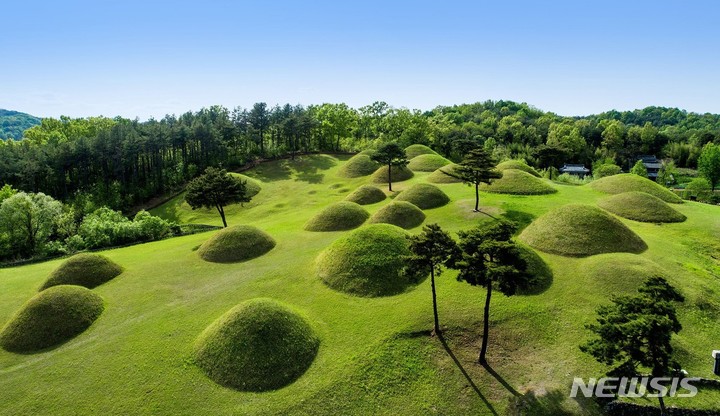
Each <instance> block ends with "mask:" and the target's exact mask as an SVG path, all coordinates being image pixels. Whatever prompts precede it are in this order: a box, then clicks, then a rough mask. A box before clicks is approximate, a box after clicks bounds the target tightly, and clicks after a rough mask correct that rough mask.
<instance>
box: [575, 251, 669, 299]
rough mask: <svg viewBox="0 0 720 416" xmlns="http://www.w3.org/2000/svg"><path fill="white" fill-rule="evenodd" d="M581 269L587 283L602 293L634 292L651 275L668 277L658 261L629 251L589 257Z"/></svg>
mask: <svg viewBox="0 0 720 416" xmlns="http://www.w3.org/2000/svg"><path fill="white" fill-rule="evenodd" d="M580 269H581V270H582V278H583V279H584V282H585V284H586V285H587V286H588V287H593V288H595V289H596V290H597V291H599V292H602V293H617V294H619V293H632V292H635V290H637V288H638V287H639V286H640V285H641V284H642V282H643V280H645V279H647V278H649V277H654V276H662V277H665V278H667V277H668V275H667V272H665V270H663V269H662V268H661V267H660V266H658V265H657V264H656V263H654V262H652V261H650V260H648V259H646V258H644V257H642V256H638V255H635V254H628V253H611V254H602V255H599V256H592V257H588V258H587V259H585V260H583V263H582V266H581V268H580Z"/></svg>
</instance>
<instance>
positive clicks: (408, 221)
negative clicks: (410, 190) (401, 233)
mask: <svg viewBox="0 0 720 416" xmlns="http://www.w3.org/2000/svg"><path fill="white" fill-rule="evenodd" d="M423 221H425V213H424V212H422V211H421V210H420V208H418V207H417V206H415V205H413V204H411V203H409V202H405V201H397V202H395V201H393V202H391V203H389V204H388V205H385V206H384V207H382V208H380V210H378V211H377V212H376V213H375V214H374V215H373V216H372V217H370V222H371V223H385V224H392V225H397V226H398V227H401V228H405V229H409V228H415V227H417V226H419V225H420V224H422V223H423Z"/></svg>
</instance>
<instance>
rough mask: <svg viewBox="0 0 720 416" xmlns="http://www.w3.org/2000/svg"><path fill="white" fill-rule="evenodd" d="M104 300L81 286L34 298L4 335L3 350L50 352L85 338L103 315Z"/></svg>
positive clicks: (58, 288)
mask: <svg viewBox="0 0 720 416" xmlns="http://www.w3.org/2000/svg"><path fill="white" fill-rule="evenodd" d="M103 309H105V307H104V305H103V300H102V298H101V297H100V296H99V295H97V294H95V293H93V292H92V291H91V290H90V289H87V288H84V287H81V286H72V285H60V286H53V287H51V288H48V289H47V290H43V291H42V292H40V293H38V294H37V295H35V296H33V297H32V298H31V299H30V300H29V301H27V303H25V305H23V307H22V308H21V309H20V311H18V313H17V314H15V316H14V317H13V318H12V319H10V321H9V322H8V323H7V325H5V328H3V330H2V332H0V346H2V347H3V348H4V349H5V350H7V351H11V352H17V353H30V352H35V351H39V350H43V349H45V348H50V347H53V346H56V345H58V344H61V343H63V342H65V341H68V340H70V339H72V338H74V337H75V336H77V335H79V334H81V333H82V332H84V331H85V330H86V329H88V328H89V327H90V325H92V323H93V322H95V320H96V319H97V318H98V317H99V316H100V314H102V312H103Z"/></svg>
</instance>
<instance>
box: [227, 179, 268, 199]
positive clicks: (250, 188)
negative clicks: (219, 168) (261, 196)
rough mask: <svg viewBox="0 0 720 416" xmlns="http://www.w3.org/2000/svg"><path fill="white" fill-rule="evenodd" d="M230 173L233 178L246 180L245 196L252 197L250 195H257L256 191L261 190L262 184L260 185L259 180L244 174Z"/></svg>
mask: <svg viewBox="0 0 720 416" xmlns="http://www.w3.org/2000/svg"><path fill="white" fill-rule="evenodd" d="M230 174H231V175H232V176H234V177H235V178H238V179H240V180H242V181H245V182H247V183H246V184H245V186H246V189H247V196H251V197H252V196H255V195H257V194H258V193H260V191H261V190H262V186H261V185H260V182H259V181H258V180H256V179H253V178H251V177H249V176H245V175H243V174H240V173H230Z"/></svg>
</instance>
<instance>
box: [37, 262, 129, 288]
mask: <svg viewBox="0 0 720 416" xmlns="http://www.w3.org/2000/svg"><path fill="white" fill-rule="evenodd" d="M122 272H123V268H122V267H120V266H119V265H117V264H116V263H115V262H113V261H112V260H110V259H109V258H107V257H105V256H102V255H100V254H92V253H80V254H76V255H74V256H72V257H70V258H69V259H67V260H65V262H63V264H61V265H60V267H58V268H57V269H55V270H54V271H53V272H52V273H51V274H50V277H48V279H47V280H46V281H45V283H44V284H43V285H42V287H41V288H40V290H45V289H47V288H49V287H52V286H57V285H77V286H83V287H86V288H88V289H92V288H94V287H97V286H100V285H101V284H103V283H105V282H107V281H110V280H112V279H114V278H115V277H117V276H119V275H120V273H122Z"/></svg>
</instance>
